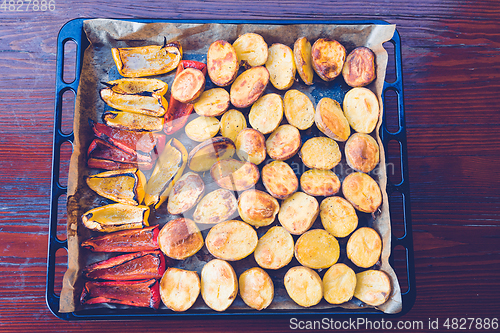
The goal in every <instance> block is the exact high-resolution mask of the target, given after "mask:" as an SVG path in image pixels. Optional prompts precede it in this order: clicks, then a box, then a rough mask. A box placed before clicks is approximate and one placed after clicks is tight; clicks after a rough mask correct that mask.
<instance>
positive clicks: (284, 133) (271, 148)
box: [266, 124, 301, 161]
mask: <svg viewBox="0 0 500 333" xmlns="http://www.w3.org/2000/svg"><path fill="white" fill-rule="evenodd" d="M300 144H301V140H300V132H299V130H298V129H297V128H296V127H294V126H292V125H288V124H285V125H281V126H279V127H278V128H277V129H275V130H274V132H273V133H272V134H271V135H270V136H269V138H268V139H267V140H266V150H267V153H268V154H269V156H270V157H271V158H272V159H274V160H280V161H283V160H287V159H289V158H291V157H292V156H294V155H295V154H296V153H297V152H298V151H299V148H300Z"/></svg>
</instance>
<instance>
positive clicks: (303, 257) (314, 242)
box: [295, 229, 340, 269]
mask: <svg viewBox="0 0 500 333" xmlns="http://www.w3.org/2000/svg"><path fill="white" fill-rule="evenodd" d="M339 257H340V246H339V242H338V241H337V239H336V238H335V237H333V236H332V235H330V233H328V231H326V230H323V229H313V230H309V231H306V232H305V233H304V234H302V236H300V237H299V239H298V240H297V242H296V243H295V258H297V260H298V262H300V264H301V265H303V266H306V267H309V268H312V269H321V268H328V267H330V266H332V265H333V264H335V263H336V262H337V260H339Z"/></svg>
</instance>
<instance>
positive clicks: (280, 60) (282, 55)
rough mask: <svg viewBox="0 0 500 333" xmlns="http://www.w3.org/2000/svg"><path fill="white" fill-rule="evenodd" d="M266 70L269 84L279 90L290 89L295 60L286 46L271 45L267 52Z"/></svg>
mask: <svg viewBox="0 0 500 333" xmlns="http://www.w3.org/2000/svg"><path fill="white" fill-rule="evenodd" d="M266 68H267V70H268V71H269V79H270V81H271V84H272V85H273V86H274V87H275V88H276V89H279V90H286V89H288V88H290V87H291V86H292V84H293V82H294V80H295V73H296V71H297V68H296V67H295V60H293V51H292V49H291V48H289V47H288V46H286V45H283V44H279V43H276V44H273V45H271V47H270V48H269V50H268V57H267V61H266Z"/></svg>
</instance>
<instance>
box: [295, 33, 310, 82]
mask: <svg viewBox="0 0 500 333" xmlns="http://www.w3.org/2000/svg"><path fill="white" fill-rule="evenodd" d="M293 56H294V59H295V66H296V67H297V72H298V73H299V76H300V78H301V79H302V81H304V83H305V84H307V85H309V86H310V85H312V84H313V78H314V71H313V68H312V61H311V43H310V42H309V40H307V38H306V37H301V38H299V39H297V40H296V41H295V44H293Z"/></svg>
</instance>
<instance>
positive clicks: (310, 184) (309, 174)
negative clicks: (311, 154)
mask: <svg viewBox="0 0 500 333" xmlns="http://www.w3.org/2000/svg"><path fill="white" fill-rule="evenodd" d="M300 187H301V189H302V191H304V193H307V194H309V195H312V196H322V197H329V196H332V195H335V194H337V192H338V191H339V190H340V180H339V177H338V176H337V175H336V174H335V172H333V171H331V170H320V169H310V170H307V171H306V172H304V173H303V174H302V175H301V176H300Z"/></svg>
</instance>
